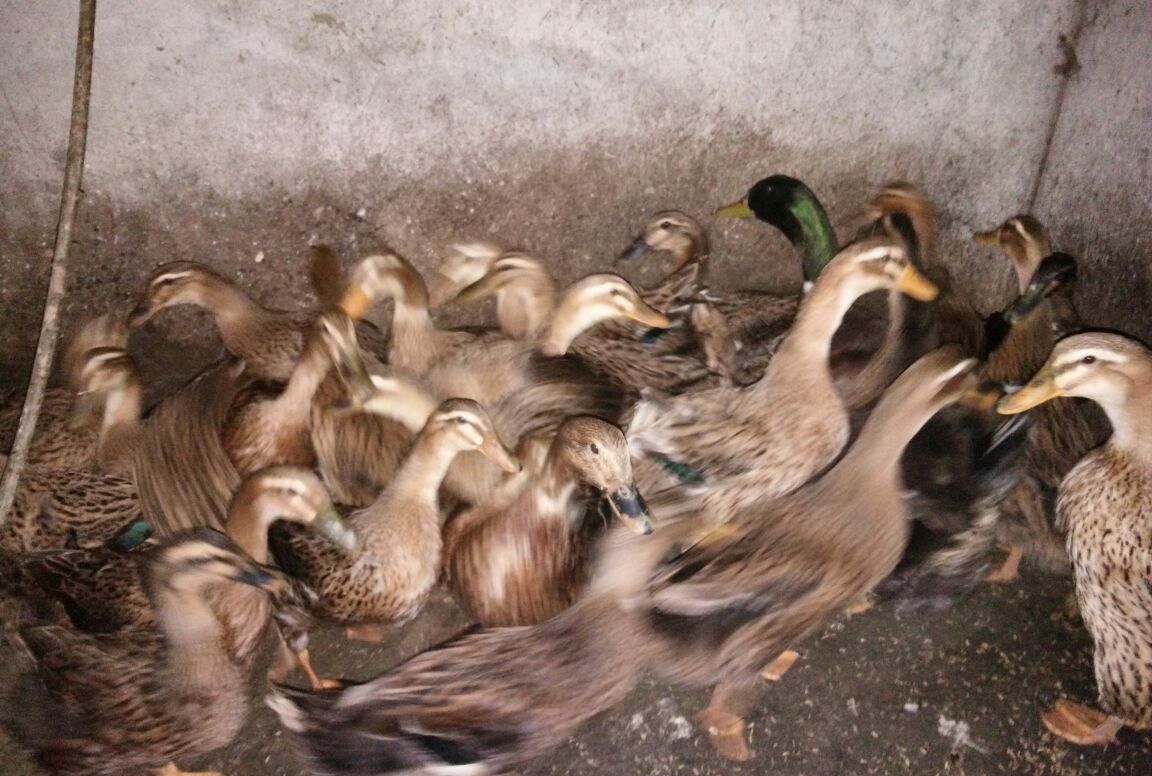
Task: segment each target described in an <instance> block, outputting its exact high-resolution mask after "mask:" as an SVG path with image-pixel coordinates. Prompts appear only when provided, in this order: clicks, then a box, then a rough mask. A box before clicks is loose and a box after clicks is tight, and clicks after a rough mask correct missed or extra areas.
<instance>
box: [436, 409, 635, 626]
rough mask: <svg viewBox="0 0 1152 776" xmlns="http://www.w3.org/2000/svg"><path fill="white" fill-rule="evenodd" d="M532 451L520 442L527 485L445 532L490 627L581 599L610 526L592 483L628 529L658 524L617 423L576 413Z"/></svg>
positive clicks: (458, 571) (448, 573)
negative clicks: (599, 544)
mask: <svg viewBox="0 0 1152 776" xmlns="http://www.w3.org/2000/svg"><path fill="white" fill-rule="evenodd" d="M523 447H528V448H531V450H530V451H525V450H522V449H521V447H518V448H517V457H518V458H519V460H520V461H521V463H522V464H523V465H525V469H524V471H523V472H522V473H521V474H520V475H516V477H517V478H518V479H519V480H520V482H518V483H515V484H513V483H508V484H506V485H505V487H504V488H502V489H501V491H502V492H500V493H499V494H497V496H496V497H495V498H493V500H492V501H491V502H489V503H482V504H477V505H476V506H473V507H471V508H469V509H465V510H463V511H461V512H459V513H458V514H456V515H455V516H453V518H452V519H451V521H450V522H449V523H448V525H447V527H446V528H445V535H444V569H445V577H446V578H447V579H448V581H449V585H450V587H451V589H452V591H453V593H454V594H455V596H456V599H457V600H458V601H460V603H461V604H462V605H463V607H464V609H465V611H467V612H468V613H469V614H470V615H471V616H472V617H473V618H474V619H476V620H477V621H478V622H480V623H481V624H483V625H485V626H509V625H532V624H536V623H539V622H543V621H544V620H547V619H548V618H550V617H553V616H555V615H556V614H559V613H560V612H561V611H563V610H564V609H567V608H568V607H569V606H571V605H572V604H574V603H575V602H576V601H577V600H578V598H579V596H580V595H581V594H582V593H583V591H584V587H585V585H586V584H587V579H588V574H589V573H590V571H591V563H590V559H591V556H592V554H593V551H594V547H595V544H596V541H597V538H598V537H599V535H600V534H601V533H602V532H603V531H604V530H605V529H606V527H607V526H606V524H605V521H604V519H603V518H602V516H601V514H600V512H599V510H598V509H597V502H598V501H599V499H598V498H589V494H588V493H587V492H586V490H587V489H588V488H591V489H593V490H594V491H595V493H596V494H603V496H604V502H605V503H606V504H607V505H608V507H609V509H610V511H611V514H612V515H614V516H615V518H616V519H617V520H619V521H620V523H621V524H623V525H624V526H626V527H627V528H629V529H631V530H633V531H636V532H638V533H641V534H645V535H646V534H650V533H652V531H653V528H654V525H653V519H652V516H651V515H650V514H649V512H648V509H647V506H646V505H645V503H644V499H643V497H642V496H641V495H640V493H639V492H638V491H637V490H636V486H635V484H634V483H633V482H632V464H631V460H630V458H629V454H628V443H627V441H626V440H625V439H624V433H623V432H622V431H621V430H620V429H619V428H618V427H617V426H614V425H612V424H610V423H608V422H606V421H604V420H601V419H599V418H594V417H588V416H576V417H572V418H569V419H568V420H566V421H564V423H563V424H562V425H561V426H560V428H559V430H558V431H557V432H556V434H555V436H554V437H553V438H552V439H551V440H550V441H549V440H546V439H541V438H539V437H535V438H530V439H528V440H526V441H525V443H524V445H523ZM528 461H532V463H531V464H528V463H527V462H528Z"/></svg>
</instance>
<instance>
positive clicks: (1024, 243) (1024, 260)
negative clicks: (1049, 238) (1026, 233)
mask: <svg viewBox="0 0 1152 776" xmlns="http://www.w3.org/2000/svg"><path fill="white" fill-rule="evenodd" d="M1043 250H1044V247H1043V246H1041V245H1040V244H1039V243H1038V242H1037V241H1035V240H1021V241H1016V240H1013V241H1011V242H1008V243H1005V244H1004V252H1005V253H1007V254H1008V256H1009V258H1011V259H1012V269H1014V270H1015V271H1016V284H1017V286H1018V287H1019V289H1020V293H1021V294H1023V293H1024V292H1025V291H1027V290H1028V286H1029V284H1030V283H1031V282H1032V276H1033V275H1035V274H1036V268H1037V267H1039V266H1040V262H1041V261H1043V259H1044V256H1045V255H1047V254H1045V253H1042V251H1043Z"/></svg>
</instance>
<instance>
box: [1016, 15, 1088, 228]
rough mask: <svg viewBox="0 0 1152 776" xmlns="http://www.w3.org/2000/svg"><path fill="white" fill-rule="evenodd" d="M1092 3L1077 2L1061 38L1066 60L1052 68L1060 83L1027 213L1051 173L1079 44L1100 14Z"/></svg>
mask: <svg viewBox="0 0 1152 776" xmlns="http://www.w3.org/2000/svg"><path fill="white" fill-rule="evenodd" d="M1092 2H1093V0H1078V2H1077V3H1076V20H1075V22H1074V23H1073V25H1072V29H1071V30H1070V31H1069V32H1068V34H1067V35H1061V36H1060V38H1059V42H1060V51H1061V53H1062V54H1063V57H1064V59H1063V61H1062V62H1060V64H1058V65H1056V66H1055V67H1054V68H1053V72H1054V73H1055V74H1056V75H1058V76H1060V82H1059V84H1058V85H1057V87H1056V98H1055V99H1054V100H1053V101H1052V102H1053V104H1052V112H1051V114H1050V115H1049V117H1048V127H1047V132H1046V134H1045V137H1044V146H1043V148H1042V149H1041V151H1040V160H1039V162H1038V163H1037V165H1036V177H1035V178H1033V179H1032V186H1031V188H1030V189H1029V192H1028V201H1027V203H1026V205H1025V208H1024V212H1027V213H1031V212H1032V211H1033V210H1034V209H1035V208H1036V200H1037V199H1038V198H1039V197H1040V189H1041V188H1042V187H1043V185H1044V176H1045V173H1047V172H1048V161H1049V157H1050V156H1051V154H1052V144H1053V142H1055V139H1056V130H1057V129H1058V128H1059V126H1060V117H1061V116H1062V115H1063V113H1064V100H1065V98H1066V97H1067V94H1068V85H1069V84H1070V83H1071V82H1072V79H1073V78H1074V77H1075V76H1076V74H1077V73H1078V72H1080V70H1081V67H1080V60H1079V59H1078V58H1077V56H1076V47H1077V46H1079V45H1080V37H1081V35H1083V33H1084V30H1085V28H1087V27H1088V26H1089V25H1091V24H1092V23H1094V22H1095V21H1096V19H1097V17H1098V16H1099V13H1098V12H1094V13H1092V15H1091V17H1090V18H1089V13H1088V5H1089V4H1090V3H1092Z"/></svg>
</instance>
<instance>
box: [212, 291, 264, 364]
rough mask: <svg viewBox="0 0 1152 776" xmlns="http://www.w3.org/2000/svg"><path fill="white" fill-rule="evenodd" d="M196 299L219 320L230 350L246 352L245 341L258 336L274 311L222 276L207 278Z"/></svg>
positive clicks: (225, 343)
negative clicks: (264, 306) (271, 311)
mask: <svg viewBox="0 0 1152 776" xmlns="http://www.w3.org/2000/svg"><path fill="white" fill-rule="evenodd" d="M197 301H198V303H199V305H200V306H201V307H203V308H204V309H205V310H207V311H208V312H209V314H211V316H212V318H213V320H215V321H216V328H217V329H219V331H220V339H222V340H223V341H224V346H225V348H227V349H228V351H229V352H231V353H242V352H244V343H246V342H247V341H248V340H249V339H250V338H251V337H253V336H257V335H258V333H259V332H260V330H261V329H262V328H263V327H264V326H265V325H266V323H267V322H268V319H269V318H270V317H271V316H272V313H270V312H269V311H268V310H265V309H264V308H263V307H261V306H260V305H259V304H257V303H256V302H255V301H253V300H252V298H251V297H249V296H248V295H247V294H245V293H244V292H243V291H241V290H240V289H239V288H237V287H236V286H234V285H232V284H231V283H229V282H228V281H227V280H224V279H223V278H212V279H211V280H210V281H207V282H206V283H205V284H204V288H203V289H202V290H201V292H200V294H199V298H198V299H197Z"/></svg>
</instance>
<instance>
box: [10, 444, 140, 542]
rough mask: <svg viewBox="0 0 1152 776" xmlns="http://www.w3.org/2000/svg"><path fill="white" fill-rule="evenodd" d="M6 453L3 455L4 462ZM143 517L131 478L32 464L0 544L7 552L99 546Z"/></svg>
mask: <svg viewBox="0 0 1152 776" xmlns="http://www.w3.org/2000/svg"><path fill="white" fill-rule="evenodd" d="M6 465H7V456H0V468H3V466H6ZM140 521H145V515H144V511H143V509H142V506H141V503H140V498H139V495H138V494H137V491H136V486H135V483H134V482H133V480H132V479H130V478H125V477H119V476H117V475H114V474H104V473H102V472H98V471H93V470H92V469H89V468H81V469H57V468H53V467H43V466H29V467H27V468H25V470H24V472H23V473H22V474H21V475H20V484H19V486H18V487H17V489H16V498H15V500H14V501H13V503H12V510H11V511H10V512H9V513H8V519H7V520H6V521H5V522H4V525H3V527H2V528H0V548H2V549H3V550H6V551H9V552H33V551H37V550H51V549H65V548H85V547H98V546H101V545H103V544H104V543H105V542H107V541H108V540H109V539H111V538H112V537H113V536H115V535H116V534H117V533H118V532H119V531H120V530H121V529H123V528H124V527H125V526H127V525H131V524H133V523H136V522H140Z"/></svg>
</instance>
